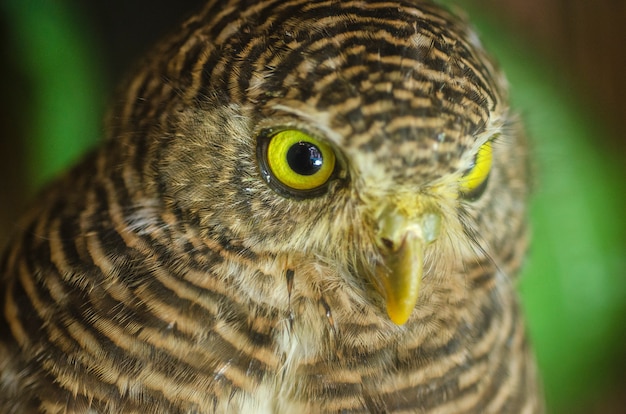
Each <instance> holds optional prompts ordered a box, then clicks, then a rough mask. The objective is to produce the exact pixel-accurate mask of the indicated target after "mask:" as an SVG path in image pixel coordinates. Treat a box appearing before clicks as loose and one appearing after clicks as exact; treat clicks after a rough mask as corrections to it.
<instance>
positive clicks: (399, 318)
mask: <svg viewBox="0 0 626 414" xmlns="http://www.w3.org/2000/svg"><path fill="white" fill-rule="evenodd" d="M412 311H413V309H412V308H409V307H404V309H398V308H397V307H395V306H393V305H392V304H391V303H387V315H388V316H389V319H391V322H393V323H395V324H396V325H398V326H402V325H404V324H405V323H407V321H408V320H409V318H410V317H411V313H412Z"/></svg>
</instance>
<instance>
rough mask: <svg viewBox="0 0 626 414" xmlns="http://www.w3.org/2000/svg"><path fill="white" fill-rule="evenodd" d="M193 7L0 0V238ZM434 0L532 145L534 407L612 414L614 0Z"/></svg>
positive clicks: (619, 237)
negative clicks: (537, 385)
mask: <svg viewBox="0 0 626 414" xmlns="http://www.w3.org/2000/svg"><path fill="white" fill-rule="evenodd" d="M201 3H202V1H200V0H193V1H192V0H188V1H185V2H171V1H169V2H168V1H165V0H160V1H156V0H153V1H147V0H136V1H134V2H124V1H121V0H111V1H108V2H97V3H96V2H92V3H86V2H82V3H81V2H79V1H78V0H56V1H54V2H52V1H45V0H37V1H36V0H21V1H18V0H1V2H0V18H1V19H2V20H1V21H0V35H1V38H0V55H1V57H2V62H3V65H1V67H0V71H1V76H0V88H1V89H0V90H2V95H1V96H2V99H1V101H0V105H1V111H0V123H1V127H2V129H1V131H2V135H1V139H0V246H1V245H2V244H3V243H4V242H5V241H6V239H7V236H8V233H9V232H10V230H11V227H12V224H13V223H14V220H15V218H16V217H17V216H18V215H19V212H20V211H21V210H23V209H24V208H25V206H26V205H27V203H28V199H29V198H30V197H32V195H33V194H34V192H35V191H36V190H37V189H38V188H39V187H40V186H41V185H42V184H43V183H45V182H46V181H47V180H49V179H50V178H51V177H53V176H54V175H56V174H58V173H59V171H60V170H62V169H63V168H65V167H66V166H67V165H68V164H70V163H72V162H74V161H76V160H77V159H78V158H79V157H80V155H81V154H82V153H84V151H86V149H87V148H89V147H91V146H93V145H96V144H97V142H98V141H99V139H100V138H101V136H102V132H103V126H102V124H101V119H102V116H103V114H104V111H105V108H106V104H107V102H108V101H110V99H112V98H113V96H112V94H113V90H114V87H115V85H116V84H117V83H118V82H119V80H120V78H121V77H122V76H123V74H124V72H126V71H127V70H128V68H129V67H130V65H131V64H132V62H133V60H134V59H135V58H137V57H139V56H140V55H141V53H142V52H144V51H145V50H146V49H147V48H148V47H149V45H150V44H151V43H153V42H154V41H155V40H157V39H158V38H159V37H161V36H162V35H163V34H164V33H166V32H168V31H169V30H171V29H173V28H175V27H176V24H177V23H178V22H179V21H180V20H181V19H182V18H183V17H184V16H185V15H186V14H188V13H190V12H191V11H193V10H194V9H195V8H196V7H197V5H199V4H201ZM445 3H447V4H449V5H451V7H457V5H458V6H460V7H461V9H462V10H465V11H464V12H462V13H466V14H467V15H468V16H469V18H470V19H471V20H472V21H473V22H474V24H475V25H476V26H477V27H478V29H479V32H480V33H481V37H482V39H483V41H484V43H485V44H486V46H487V48H488V49H489V50H490V51H491V52H492V53H493V54H494V55H495V56H496V57H497V59H498V60H499V62H500V63H501V65H502V66H503V67H504V69H505V72H506V73H507V76H508V78H509V80H510V83H511V85H512V100H513V104H514V106H515V108H516V110H517V111H518V112H519V113H520V114H521V115H522V117H523V119H524V120H525V122H526V124H527V127H528V131H529V135H530V137H531V139H532V142H533V147H534V154H533V161H534V164H535V168H536V184H535V195H534V199H533V203H532V208H531V218H532V221H533V235H534V236H533V243H532V248H531V252H530V255H529V259H528V262H527V266H526V269H525V274H524V276H523V278H522V282H521V290H522V293H523V301H524V304H525V307H526V311H527V314H528V321H529V322H528V323H529V329H530V332H531V336H532V341H533V343H534V346H535V348H536V352H537V359H538V361H539V364H540V367H541V370H542V375H543V379H544V383H545V390H546V398H547V401H548V406H549V410H550V412H552V413H581V414H582V413H626V376H625V374H624V373H625V372H626V327H625V326H626V254H625V252H626V220H625V219H624V217H623V215H624V213H625V211H626V209H625V208H624V204H625V203H624V202H625V201H626V195H625V194H626V184H625V183H626V168H625V166H624V165H625V163H624V160H625V156H626V134H624V130H623V129H621V125H620V123H621V122H623V120H624V119H626V111H625V108H626V105H625V102H624V100H623V97H624V96H626V81H625V80H624V75H625V74H626V64H625V57H626V48H625V47H624V42H623V40H624V39H626V29H625V28H624V25H623V21H625V20H626V2H623V1H620V0H601V1H596V2H585V1H581V0H544V1H540V0H526V1H523V0H499V1H498V0H457V1H453V0H446V1H445ZM619 39H621V40H619Z"/></svg>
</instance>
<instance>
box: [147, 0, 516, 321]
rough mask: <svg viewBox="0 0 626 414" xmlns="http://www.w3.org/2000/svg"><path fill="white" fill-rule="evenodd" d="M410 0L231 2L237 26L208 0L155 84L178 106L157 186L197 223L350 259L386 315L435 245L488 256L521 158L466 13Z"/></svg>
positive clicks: (418, 276) (349, 270)
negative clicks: (460, 16) (268, 5)
mask: <svg viewBox="0 0 626 414" xmlns="http://www.w3.org/2000/svg"><path fill="white" fill-rule="evenodd" d="M232 3H233V4H234V3H236V2H232ZM415 4H417V5H419V11H418V9H417V8H415ZM415 4H414V3H406V4H405V3H401V2H400V3H398V7H394V8H389V7H388V6H386V5H384V4H382V3H380V4H378V3H374V2H373V3H368V2H361V3H359V4H358V5H355V4H352V3H349V4H341V3H339V2H338V3H337V4H336V6H334V7H336V10H334V13H333V17H332V19H323V18H322V19H320V18H319V16H318V15H317V14H316V13H314V11H315V10H314V9H315V5H314V4H313V5H309V6H306V5H304V6H303V5H299V6H297V7H300V8H301V9H299V10H292V8H290V6H278V7H277V8H276V10H273V11H272V16H273V17H272V18H267V19H265V18H264V16H262V15H257V14H254V13H247V14H239V12H238V11H236V9H237V7H236V5H235V7H234V9H230V8H227V10H228V12H229V13H232V14H233V16H232V18H230V19H229V20H230V21H233V22H236V24H235V23H233V26H232V27H230V28H224V27H214V26H213V25H212V24H211V19H212V16H213V14H214V13H215V11H213V10H212V9H211V6H209V7H208V8H207V10H205V13H204V14H203V15H202V17H200V18H199V19H200V20H199V21H198V22H195V23H194V24H198V29H197V30H196V32H195V35H194V36H192V37H191V38H189V39H187V40H185V44H183V46H182V47H181V45H180V44H179V43H177V44H176V45H173V46H172V48H173V49H172V50H171V52H170V53H172V54H173V56H174V57H173V58H172V60H171V61H170V62H169V65H170V66H172V67H175V68H176V76H172V77H169V79H173V80H171V81H170V83H167V84H165V85H164V86H163V91H162V92H161V93H168V94H172V92H171V91H176V93H175V94H173V98H172V100H171V101H170V102H169V103H168V105H169V107H170V108H174V110H171V109H170V110H168V111H167V113H168V114H169V115H168V118H167V119H164V120H161V122H160V123H159V125H160V127H159V130H158V131H157V132H158V133H160V134H162V135H161V137H160V138H159V139H162V140H163V148H164V149H162V150H161V151H160V153H159V154H158V156H156V157H155V165H154V168H153V171H154V174H155V176H156V178H155V180H154V182H156V183H162V184H161V189H160V191H161V192H162V194H163V198H164V200H165V202H166V204H168V205H169V206H170V207H171V208H173V209H175V210H177V211H180V212H181V214H182V215H184V216H185V217H186V218H187V220H189V221H190V222H193V223H195V224H196V225H197V226H198V228H200V229H201V231H202V232H203V235H204V236H205V237H208V238H220V239H222V240H228V243H229V244H230V245H232V246H234V247H235V248H237V249H241V250H242V251H244V250H245V251H250V252H254V253H255V254H269V255H276V256H280V255H290V254H296V253H297V254H298V255H304V256H308V257H310V258H312V259H314V260H318V261H320V262H323V263H326V264H329V265H331V266H334V267H336V268H341V269H344V270H345V271H343V272H342V274H345V275H346V276H345V277H346V278H351V279H352V280H351V281H350V283H362V284H366V285H368V286H369V288H372V289H371V290H373V291H374V292H375V293H374V295H380V296H381V297H382V298H384V301H385V304H386V309H387V313H388V315H389V317H390V318H391V320H392V321H394V322H395V323H397V324H403V323H404V322H406V321H407V319H408V318H409V317H410V314H411V311H412V309H413V308H414V307H415V304H416V303H417V302H418V300H419V290H420V284H421V283H422V280H424V279H426V280H427V281H428V280H429V279H430V278H432V277H434V276H433V275H434V274H435V273H439V274H440V275H439V276H438V280H439V279H441V278H442V277H441V274H442V273H445V271H446V269H444V268H443V267H442V266H440V265H439V264H438V262H446V263H450V262H451V261H452V262H457V263H459V265H458V266H460V267H463V262H464V261H467V260H475V261H479V260H482V259H477V258H476V257H477V256H481V257H482V258H484V257H490V260H497V255H496V254H494V253H493V249H494V246H496V245H498V246H499V245H501V244H503V243H505V242H506V237H507V233H506V232H497V233H498V235H496V236H494V239H493V240H486V239H484V238H481V237H478V236H477V235H478V234H479V233H482V232H485V231H487V230H488V229H489V228H490V226H493V223H495V222H496V221H498V220H507V217H513V220H517V217H519V216H520V214H519V213H520V211H522V210H523V207H521V201H522V199H523V196H524V192H525V187H524V185H523V178H521V177H520V178H516V177H514V176H509V175H507V173H506V171H508V170H509V169H510V168H509V167H507V165H509V164H510V163H512V162H513V163H515V164H519V163H520V162H522V161H515V157H513V156H512V155H511V154H510V147H511V146H512V145H513V144H514V142H513V138H511V137H510V136H509V134H508V132H507V122H509V121H508V118H507V117H508V114H507V111H506V110H507V108H506V102H505V99H506V97H505V96H504V95H503V93H504V92H503V91H504V90H505V84H504V80H503V79H502V77H501V75H499V73H498V72H497V70H496V69H495V68H494V66H493V65H492V63H491V62H490V60H489V59H488V58H487V57H486V56H485V55H484V52H483V51H482V48H481V46H480V44H479V43H478V42H477V41H474V40H473V39H476V37H475V36H474V35H472V34H471V33H469V32H468V29H467V28H466V26H464V25H462V24H460V23H458V22H457V20H455V19H454V18H452V17H451V16H449V15H447V14H444V13H445V12H442V11H441V10H440V9H436V8H433V7H432V6H431V5H430V3H422V2H415ZM294 7H295V6H294ZM421 13H432V15H429V16H428V18H427V19H424V17H423V16H422V15H421ZM203 19H204V20H203ZM437 22H441V23H440V24H438V23H437ZM200 23H201V24H200ZM200 27H204V29H201V28H200ZM467 39H470V40H469V41H468V40H467ZM174 46H176V48H175V49H174ZM193 48H198V49H202V50H203V52H202V54H201V57H200V58H198V61H197V62H194V63H193V65H192V64H190V63H189V62H186V61H184V58H185V56H188V55H189V53H190V52H189V51H190V50H193ZM180 50H185V51H186V54H185V56H181V55H179V54H177V53H179V52H177V51H180ZM194 56H195V55H194ZM185 64H186V65H187V66H184V65H185ZM181 67H183V68H186V69H187V70H181ZM159 70H161V71H163V70H165V71H166V72H167V68H165V69H163V68H159ZM181 73H182V75H181ZM161 79H162V77H161ZM145 81H146V80H145V79H144V82H145ZM172 114H175V115H172ZM167 131H176V132H175V133H169V132H167ZM518 158H520V159H521V158H523V157H518ZM496 189H498V190H496ZM496 191H497V194H496ZM520 220H521V219H520ZM515 227H516V226H514V225H512V226H511V228H515ZM425 269H426V271H425ZM355 281H357V282H355Z"/></svg>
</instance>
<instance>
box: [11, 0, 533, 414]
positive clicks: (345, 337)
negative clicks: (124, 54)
mask: <svg viewBox="0 0 626 414" xmlns="http://www.w3.org/2000/svg"><path fill="white" fill-rule="evenodd" d="M507 99H508V98H507V84H506V81H505V78H504V77H503V75H502V74H501V73H500V71H499V69H498V68H497V67H496V66H495V64H494V63H493V61H492V60H491V59H490V58H489V57H488V56H487V55H486V53H485V51H484V50H483V47H482V46H481V44H480V42H479V40H478V38H477V36H476V35H475V34H474V32H473V31H472V30H471V29H470V28H469V27H468V25H467V23H466V22H464V21H463V20H461V19H459V18H457V17H454V16H453V15H452V14H451V13H450V12H448V11H446V10H445V9H443V8H441V7H440V6H437V5H435V4H433V3H431V2H429V1H425V0H391V1H388V0H359V1H342V2H339V1H328V0H306V1H305V0H290V1H277V0H263V1H249V0H227V1H210V2H209V3H208V4H207V5H206V6H205V7H204V8H203V9H202V10H201V11H199V12H198V13H197V14H195V15H193V16H192V17H191V18H190V19H189V20H187V21H186V22H185V23H184V24H183V25H182V27H181V29H180V30H179V31H178V32H177V33H175V34H173V35H172V36H170V37H169V38H167V39H166V40H164V41H163V42H162V43H160V44H158V45H157V46H156V48H155V49H154V50H153V52H152V53H150V54H149V55H148V56H147V57H146V58H145V59H144V60H143V61H141V62H140V63H139V64H138V69H137V71H136V73H135V74H134V76H131V77H130V78H129V80H128V81H127V82H126V83H125V84H124V85H123V86H122V87H121V89H120V95H119V97H118V98H117V99H116V101H115V103H114V105H113V109H112V111H111V113H110V116H109V117H108V120H107V128H106V131H107V132H106V135H107V137H106V139H105V140H104V142H103V143H102V145H101V147H100V148H99V149H97V150H96V151H94V152H93V153H92V154H91V155H88V156H87V157H86V158H85V159H84V161H83V162H82V163H80V164H79V165H77V166H76V167H74V168H73V169H71V170H70V171H69V172H67V173H66V174H65V175H64V176H63V177H61V178H60V179H58V180H57V181H56V182H54V183H52V184H51V185H50V186H49V187H48V188H47V189H45V190H44V191H43V193H42V194H41V195H40V196H39V198H38V199H37V201H36V203H35V204H34V205H33V207H32V208H31V209H30V210H28V211H27V212H25V214H24V217H23V218H22V220H21V221H20V222H19V224H17V225H16V231H15V234H14V235H13V237H12V239H11V242H10V244H9V246H8V248H7V249H6V251H5V253H4V254H3V256H2V259H1V262H0V275H1V276H0V277H1V284H0V289H1V290H0V297H1V299H0V300H1V301H2V302H1V303H2V307H1V309H2V314H1V317H0V332H1V337H0V338H1V339H0V411H1V412H3V413H34V412H42V413H135V412H142V413H155V414H156V413H339V412H341V413H366V412H370V413H387V412H390V413H391V412H405V413H409V412H416V413H518V412H519V413H522V412H523V413H537V412H541V411H542V409H543V408H542V407H543V405H542V402H541V401H542V400H541V393H540V387H539V385H538V379H537V374H536V369H535V364H534V361H533V356H532V352H531V349H530V346H529V343H528V340H527V338H526V334H525V328H524V318H523V314H522V310H521V308H520V305H519V301H518V299H517V295H516V290H515V285H516V275H517V273H518V270H519V268H520V266H521V264H522V261H523V258H524V254H525V250H526V244H527V231H526V220H525V214H526V198H527V193H528V186H527V181H528V180H527V175H528V168H527V145H526V143H525V139H524V135H523V133H522V131H521V127H520V126H519V123H518V122H517V121H516V120H515V117H514V115H512V113H511V112H510V110H509V106H508V103H507Z"/></svg>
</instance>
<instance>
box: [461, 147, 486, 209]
mask: <svg viewBox="0 0 626 414" xmlns="http://www.w3.org/2000/svg"><path fill="white" fill-rule="evenodd" d="M491 145H492V144H491V140H490V141H487V142H486V143H484V144H483V145H482V146H481V147H480V148H479V149H478V153H476V156H475V158H474V161H473V163H472V165H471V167H470V168H469V169H467V171H465V173H464V174H463V176H461V179H460V182H459V188H460V191H461V195H462V196H463V197H464V198H466V199H468V200H476V199H477V198H478V197H480V196H481V195H482V193H483V192H484V191H485V188H486V187H487V179H488V178H489V173H490V172H491V165H492V163H493V154H492V148H491Z"/></svg>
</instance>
